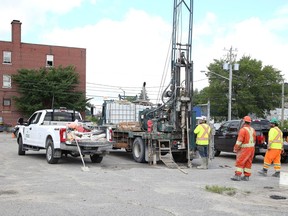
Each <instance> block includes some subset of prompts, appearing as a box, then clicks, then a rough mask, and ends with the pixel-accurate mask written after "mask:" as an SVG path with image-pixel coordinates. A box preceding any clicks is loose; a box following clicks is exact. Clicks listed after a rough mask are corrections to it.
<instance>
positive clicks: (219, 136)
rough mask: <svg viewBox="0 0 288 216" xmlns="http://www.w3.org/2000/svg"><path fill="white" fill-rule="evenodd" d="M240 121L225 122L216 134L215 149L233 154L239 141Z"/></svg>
mask: <svg viewBox="0 0 288 216" xmlns="http://www.w3.org/2000/svg"><path fill="white" fill-rule="evenodd" d="M239 125H240V121H229V122H225V123H224V124H223V125H222V126H221V127H220V128H219V129H218V130H217V131H216V133H215V136H214V143H215V148H216V149H217V150H220V151H225V152H233V148H234V145H235V143H236V140H237V136H238V130H239Z"/></svg>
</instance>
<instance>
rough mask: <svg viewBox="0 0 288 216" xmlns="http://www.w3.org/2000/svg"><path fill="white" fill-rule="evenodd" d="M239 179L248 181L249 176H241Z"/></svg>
mask: <svg viewBox="0 0 288 216" xmlns="http://www.w3.org/2000/svg"><path fill="white" fill-rule="evenodd" d="M241 180H242V181H249V176H242V177H241Z"/></svg>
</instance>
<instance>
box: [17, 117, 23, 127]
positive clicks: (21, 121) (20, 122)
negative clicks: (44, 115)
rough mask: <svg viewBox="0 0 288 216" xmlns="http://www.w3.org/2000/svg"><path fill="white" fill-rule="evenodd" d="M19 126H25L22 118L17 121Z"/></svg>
mask: <svg viewBox="0 0 288 216" xmlns="http://www.w3.org/2000/svg"><path fill="white" fill-rule="evenodd" d="M17 124H19V125H23V124H24V119H23V118H22V117H21V118H19V119H18V120H17Z"/></svg>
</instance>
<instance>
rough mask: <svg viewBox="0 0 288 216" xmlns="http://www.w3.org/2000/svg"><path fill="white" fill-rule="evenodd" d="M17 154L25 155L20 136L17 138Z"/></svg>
mask: <svg viewBox="0 0 288 216" xmlns="http://www.w3.org/2000/svg"><path fill="white" fill-rule="evenodd" d="M18 155H25V151H24V150H23V139H22V136H19V138H18Z"/></svg>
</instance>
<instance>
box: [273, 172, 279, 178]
mask: <svg viewBox="0 0 288 216" xmlns="http://www.w3.org/2000/svg"><path fill="white" fill-rule="evenodd" d="M272 176H273V177H277V178H279V177H280V172H279V171H277V172H275V173H274V174H272Z"/></svg>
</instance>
